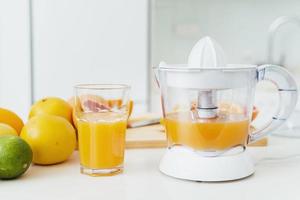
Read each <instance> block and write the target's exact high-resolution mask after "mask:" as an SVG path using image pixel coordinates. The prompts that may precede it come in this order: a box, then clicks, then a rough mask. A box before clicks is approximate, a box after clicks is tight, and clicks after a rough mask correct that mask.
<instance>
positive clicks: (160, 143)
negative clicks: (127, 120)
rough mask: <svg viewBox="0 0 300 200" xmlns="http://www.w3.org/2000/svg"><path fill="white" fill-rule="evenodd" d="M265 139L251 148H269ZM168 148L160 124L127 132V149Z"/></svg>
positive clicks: (131, 129) (129, 129)
mask: <svg viewBox="0 0 300 200" xmlns="http://www.w3.org/2000/svg"><path fill="white" fill-rule="evenodd" d="M267 144H268V139H267V138H264V139H262V140H259V141H257V142H255V143H252V144H250V145H249V146H267ZM166 146H167V141H166V134H165V131H164V127H163V126H162V125H160V124H157V125H151V126H144V127H138V128H128V129H127V132H126V148H128V149H134V148H165V147H166Z"/></svg>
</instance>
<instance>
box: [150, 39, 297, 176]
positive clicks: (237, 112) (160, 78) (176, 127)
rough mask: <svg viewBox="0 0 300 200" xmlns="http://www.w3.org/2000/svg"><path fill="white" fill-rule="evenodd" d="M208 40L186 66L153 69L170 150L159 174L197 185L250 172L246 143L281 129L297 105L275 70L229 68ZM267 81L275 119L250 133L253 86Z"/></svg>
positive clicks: (290, 85)
mask: <svg viewBox="0 0 300 200" xmlns="http://www.w3.org/2000/svg"><path fill="white" fill-rule="evenodd" d="M224 58H225V56H224V53H223V51H222V49H221V47H220V46H219V45H218V44H217V43H216V42H215V41H214V40H212V39H211V38H209V37H205V38H203V39H201V40H200V41H199V42H198V43H197V44H196V45H195V46H194V48H193V49H192V51H191V53H190V56H189V59H188V60H189V61H188V64H186V65H168V64H166V63H161V64H160V65H159V67H157V68H154V71H155V75H156V79H157V82H158V85H159V87H160V90H161V101H162V110H163V115H164V120H163V123H164V126H165V129H166V133H167V141H168V148H167V150H166V153H165V155H164V156H163V158H162V160H161V162H160V170H161V171H162V172H163V173H164V174H167V175H169V176H172V177H176V178H180V179H187V180H195V181H228V180H236V179H241V178H244V177H247V176H250V175H251V174H253V173H254V164H253V162H252V160H251V158H250V156H249V154H248V151H247V148H246V147H247V144H249V143H252V142H255V141H257V140H259V139H261V138H262V137H265V136H266V135H267V134H269V133H270V132H271V131H272V130H274V129H276V128H277V127H279V126H280V125H281V124H282V123H283V122H284V121H285V120H286V119H287V118H288V117H289V115H290V114H291V112H292V111H293V110H294V107H295V104H296V102H297V96H298V95H297V86H296V83H295V80H294V79H293V78H292V77H291V75H290V74H289V73H288V72H287V71H286V70H285V69H283V68H281V67H279V66H274V65H262V66H254V65H239V64H237V65H231V64H230V65H229V64H226V62H225V59H224ZM262 80H267V81H271V82H272V83H274V84H275V85H276V87H277V89H278V93H279V95H278V96H279V105H278V108H277V112H276V115H274V116H273V118H272V119H270V120H269V123H267V124H266V125H265V126H264V127H262V128H261V129H259V130H256V131H253V132H251V131H250V123H251V116H252V109H253V101H254V95H255V86H256V83H257V82H259V81H262Z"/></svg>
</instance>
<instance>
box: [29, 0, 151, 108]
mask: <svg viewBox="0 0 300 200" xmlns="http://www.w3.org/2000/svg"><path fill="white" fill-rule="evenodd" d="M147 17H148V1H147V0H126V1H124V0H110V1H99V0H33V19H34V21H33V27H34V29H33V31H34V46H33V47H34V69H35V71H34V82H35V90H34V91H35V98H36V99H39V98H42V97H44V96H60V97H63V98H69V97H70V96H72V94H73V90H72V87H73V86H74V85H75V84H78V83H126V84H129V85H131V86H132V97H133V99H134V100H135V102H136V103H137V104H136V105H137V106H136V107H137V109H141V110H145V109H146V102H147V98H148V96H147V90H148V85H147V84H148V80H147V76H148V57H147V56H148V32H147V30H148V25H147V21H148V18H147ZM138 104H139V105H138Z"/></svg>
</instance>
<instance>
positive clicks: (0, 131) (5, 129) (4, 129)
mask: <svg viewBox="0 0 300 200" xmlns="http://www.w3.org/2000/svg"><path fill="white" fill-rule="evenodd" d="M2 135H15V136H18V133H17V131H16V130H15V129H14V128H13V127H11V126H9V125H7V124H3V123H0V136H2Z"/></svg>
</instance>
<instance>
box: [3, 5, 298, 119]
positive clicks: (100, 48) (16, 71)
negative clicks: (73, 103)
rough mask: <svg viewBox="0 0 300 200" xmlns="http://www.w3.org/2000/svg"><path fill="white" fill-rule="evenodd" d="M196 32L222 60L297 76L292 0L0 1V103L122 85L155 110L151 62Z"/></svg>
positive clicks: (181, 55) (22, 104)
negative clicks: (85, 86)
mask: <svg viewBox="0 0 300 200" xmlns="http://www.w3.org/2000/svg"><path fill="white" fill-rule="evenodd" d="M298 17H299V18H298ZM206 35H209V36H211V37H213V38H214V39H216V40H217V41H218V42H219V43H220V44H221V46H222V47H223V48H224V50H225V53H226V54H227V58H228V61H229V62H230V63H244V64H263V63H273V64H278V65H282V66H284V67H286V68H288V69H290V70H291V71H292V73H293V74H294V75H295V77H296V78H297V79H298V80H299V82H300V73H299V72H300V70H299V69H300V56H299V55H300V53H299V52H300V2H299V1H297V0H286V1H282V0H243V1H240V0H226V1H225V0H223V1H222V0H125V1H124V0H110V1H102V0H0V106H1V107H6V108H10V109H12V110H14V111H16V112H18V113H19V114H20V115H21V116H22V117H23V118H26V116H27V114H28V110H29V106H30V105H31V102H32V101H35V100H37V99H39V98H42V97H45V96H59V97H62V98H65V99H67V98H70V97H71V96H72V93H73V89H72V87H73V86H74V85H75V84H78V83H126V84H130V85H131V86H132V98H133V100H134V101H135V112H136V113H142V112H148V111H154V112H158V111H159V110H160V107H159V106H160V103H159V101H160V99H159V93H158V89H157V86H156V85H155V82H154V80H153V74H152V70H151V68H152V67H153V66H157V65H158V64H159V62H160V61H165V62H167V63H186V62H187V56H188V54H189V51H190V50H191V48H192V47H193V45H194V44H195V43H196V41H197V40H199V39H200V38H201V37H203V36H206ZM270 101H272V98H271V100H270V99H269V100H268V101H266V102H267V104H269V105H270Z"/></svg>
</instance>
